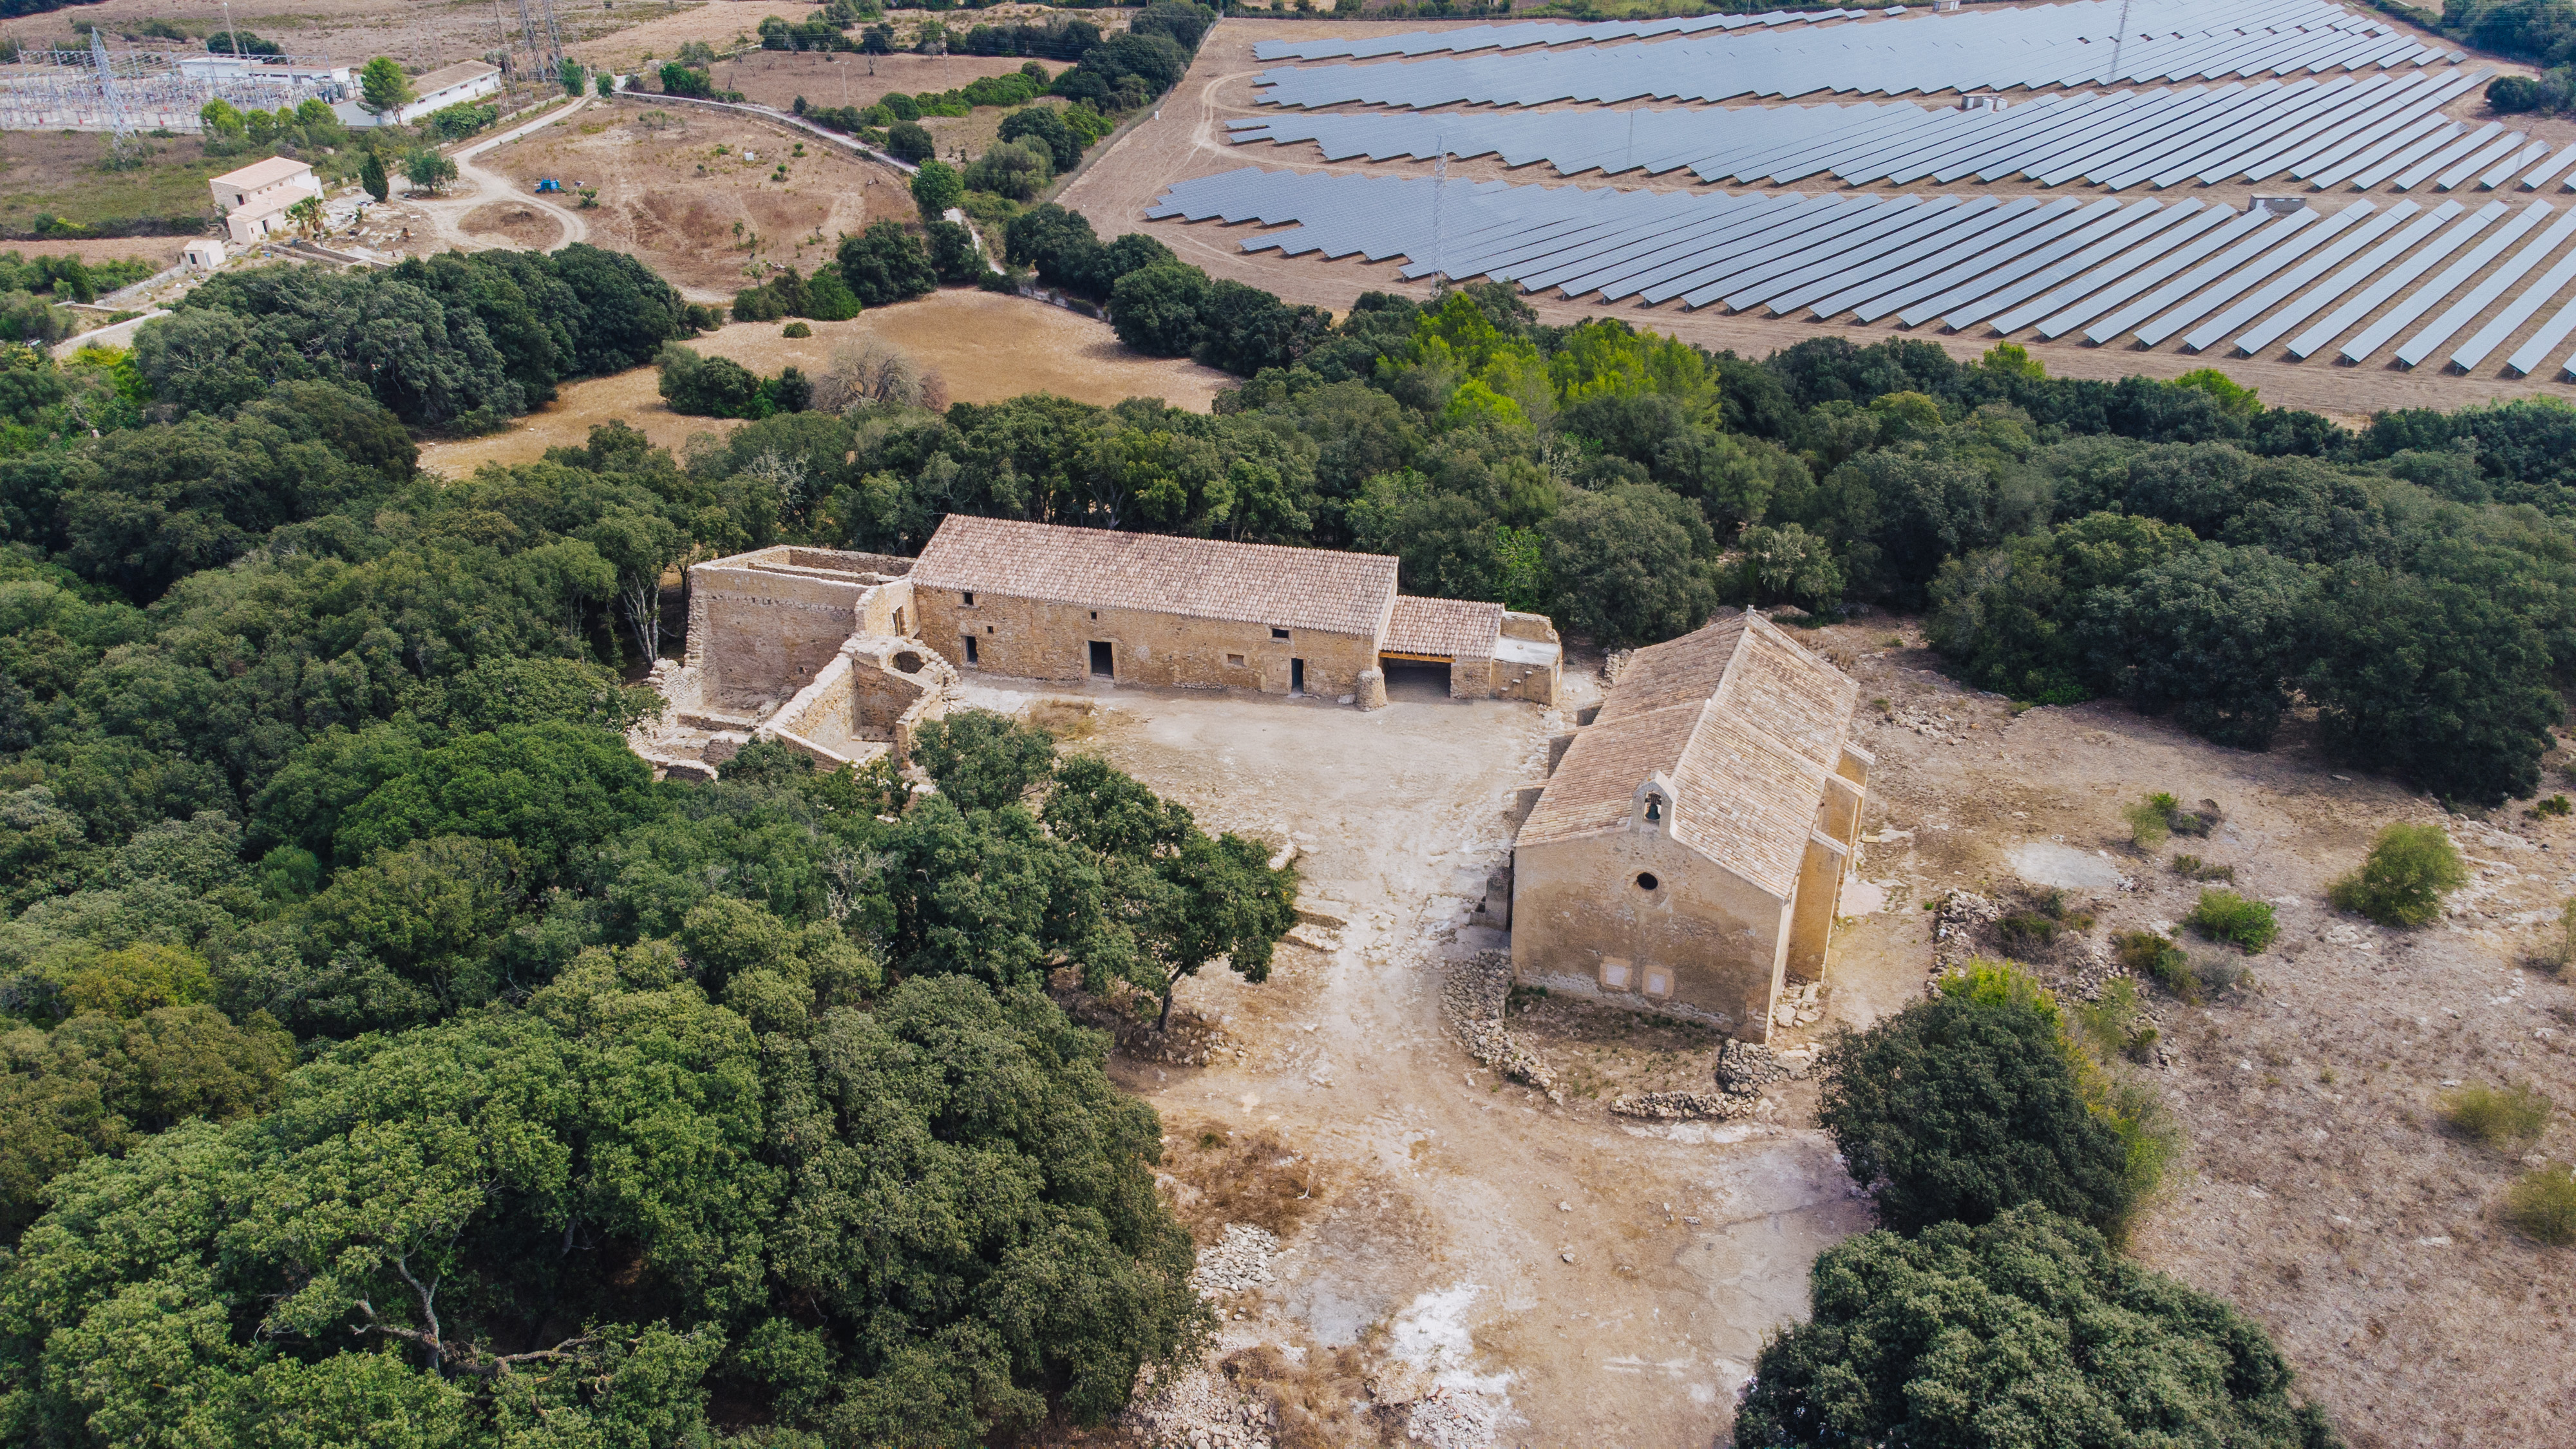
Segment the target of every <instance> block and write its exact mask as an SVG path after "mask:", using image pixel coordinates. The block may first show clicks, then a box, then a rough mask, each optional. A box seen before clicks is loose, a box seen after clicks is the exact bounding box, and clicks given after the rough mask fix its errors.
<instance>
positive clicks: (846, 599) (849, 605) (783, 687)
mask: <svg viewBox="0 0 2576 1449" xmlns="http://www.w3.org/2000/svg"><path fill="white" fill-rule="evenodd" d="M868 587H869V586H868V585H867V584H864V583H860V582H858V581H857V580H856V579H848V580H842V579H833V578H827V577H819V576H812V575H803V574H783V573H776V572H771V571H768V570H763V569H756V568H739V567H733V566H730V565H728V564H726V563H724V562H722V561H719V562H717V563H712V564H700V565H698V566H697V567H695V568H693V569H691V570H689V643H688V657H687V662H688V666H689V667H690V668H692V669H694V670H696V671H698V672H699V674H700V675H701V676H702V678H703V681H704V683H703V686H702V687H703V689H704V691H705V696H706V698H707V699H708V700H710V701H724V700H733V699H743V698H755V697H759V696H764V695H765V696H770V697H773V698H774V697H776V696H778V695H781V694H785V693H788V692H790V691H792V690H794V689H796V688H798V687H799V686H801V685H802V684H803V683H804V682H805V681H807V680H810V679H812V678H813V677H814V676H815V675H816V674H817V673H819V672H820V671H821V670H822V668H823V666H824V665H826V664H828V663H830V662H831V661H832V658H833V656H834V655H836V654H838V653H840V650H841V641H842V640H844V639H847V638H849V637H850V635H851V634H852V633H853V632H855V631H856V630H857V628H858V620H859V599H860V596H861V595H862V594H865V593H866V592H867V591H868Z"/></svg>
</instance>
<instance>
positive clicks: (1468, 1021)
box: [1440, 951, 1565, 1102]
mask: <svg viewBox="0 0 2576 1449" xmlns="http://www.w3.org/2000/svg"><path fill="white" fill-rule="evenodd" d="M1511 989H1512V958H1511V957H1509V956H1507V955H1505V954H1503V953H1502V952H1500V951H1479V952H1477V953H1476V954H1474V955H1473V956H1469V957H1467V958H1466V959H1464V960H1462V961H1458V962H1455V963H1453V964H1451V966H1450V967H1449V979H1448V980H1447V981H1446V982H1445V983H1444V984H1443V985H1442V986H1441V989H1440V1012H1441V1015H1443V1016H1445V1017H1447V1018H1448V1019H1449V1027H1450V1030H1452V1031H1455V1032H1456V1033H1457V1034H1458V1040H1459V1041H1460V1043H1461V1044H1463V1045H1464V1046H1465V1047H1466V1048H1467V1054H1468V1055H1469V1056H1472V1057H1474V1058H1475V1059H1476V1060H1477V1061H1478V1062H1481V1063H1483V1064H1484V1065H1485V1066H1487V1067H1490V1068H1492V1069H1493V1070H1494V1071H1497V1072H1500V1073H1502V1074H1503V1075H1504V1076H1505V1077H1508V1078H1510V1079H1511V1080H1513V1081H1515V1082H1520V1083H1522V1084H1524V1085H1527V1086H1532V1087H1536V1088H1538V1089H1539V1090H1540V1091H1542V1092H1545V1093H1547V1096H1548V1100H1549V1101H1552V1102H1563V1101H1564V1100H1565V1097H1564V1094H1563V1093H1562V1092H1560V1091H1559V1090H1558V1088H1557V1085H1556V1074H1555V1073H1554V1072H1551V1071H1549V1070H1548V1067H1547V1063H1546V1061H1545V1060H1543V1059H1542V1058H1541V1057H1540V1056H1539V1054H1538V1053H1537V1052H1536V1051H1534V1050H1532V1049H1531V1048H1530V1047H1528V1046H1527V1045H1525V1044H1523V1043H1522V1041H1521V1040H1520V1039H1519V1038H1518V1037H1515V1036H1513V1035H1512V1033H1511V1030H1510V1029H1509V1028H1507V1027H1505V1026H1504V1025H1503V1003H1504V1001H1505V1000H1506V999H1507V998H1508V997H1509V996H1510V995H1511Z"/></svg>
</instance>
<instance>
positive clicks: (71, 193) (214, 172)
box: [0, 131, 254, 237]
mask: <svg viewBox="0 0 2576 1449" xmlns="http://www.w3.org/2000/svg"><path fill="white" fill-rule="evenodd" d="M140 145H141V162H142V164H140V165H138V166H134V167H132V168H131V169H127V170H119V171H113V172H112V171H110V170H109V168H108V162H109V161H110V160H112V159H113V156H114V153H113V152H112V151H111V150H110V148H109V145H108V138H107V137H105V136H97V135H87V134H82V135H68V136H67V135H60V134H54V133H48V132H28V131H21V132H12V133H11V134H10V135H9V136H8V138H7V141H6V145H5V147H0V230H5V231H6V232H8V233H9V234H11V235H13V236H40V235H46V234H51V235H58V236H67V237H68V236H79V235H83V234H92V235H116V234H119V233H120V232H123V231H125V230H127V229H128V228H127V227H125V226H122V225H120V224H121V223H132V222H135V221H137V220H141V219H156V220H160V219H168V218H187V219H190V220H192V221H195V222H200V223H201V222H202V221H203V220H204V219H205V218H208V217H211V216H213V215H214V194H213V192H212V191H211V190H210V189H209V188H208V187H207V185H206V183H207V181H208V180H209V179H211V178H213V177H216V176H220V175H222V174H223V173H224V172H227V171H232V170H236V169H238V168H240V167H242V166H246V165H249V164H250V160H251V159H254V158H245V157H239V156H228V157H221V158H216V157H209V156H207V155H206V152H205V146H204V145H203V143H201V142H199V141H198V140H197V139H196V138H195V137H177V138H174V139H171V140H167V141H145V142H142V143H140ZM42 217H52V218H53V219H54V221H53V223H52V224H51V225H50V226H46V225H41V224H40V222H39V218H42ZM187 229H189V230H193V229H194V228H193V227H190V228H187Z"/></svg>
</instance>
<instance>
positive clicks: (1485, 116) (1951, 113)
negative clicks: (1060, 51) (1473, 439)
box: [1228, 66, 2576, 191]
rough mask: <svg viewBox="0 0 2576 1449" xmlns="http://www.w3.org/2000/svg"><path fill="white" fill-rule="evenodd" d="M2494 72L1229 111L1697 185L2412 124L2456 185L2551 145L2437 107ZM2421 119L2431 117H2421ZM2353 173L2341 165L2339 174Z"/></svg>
mask: <svg viewBox="0 0 2576 1449" xmlns="http://www.w3.org/2000/svg"><path fill="white" fill-rule="evenodd" d="M2491 74H2492V72H2490V71H2488V70H2486V69H2484V68H2479V69H2475V70H2471V69H2466V68H2460V67H2447V66H2446V67H2441V68H2437V69H2428V70H2420V71H2416V72H2414V73H2412V74H2408V75H2404V76H2399V75H2392V74H2383V75H2378V76H2373V77H2371V78H2369V79H2367V80H2334V81H2302V82H2289V83H2285V82H2278V81H2267V82H2261V83H2258V84H2251V85H2223V86H2209V87H2193V88H2190V89H2187V90H2151V91H2129V92H2117V93H2111V94H2089V95H2075V96H2044V97H2041V98H2039V99H2038V100H2034V101H2031V102H2029V103H2027V104H2024V105H2020V106H2015V107H2013V108H2011V109H2009V110H1986V109H1979V110H1961V109H1958V108H1955V107H1944V108H1941V109H1931V108H1927V107H1924V106H1919V105H1915V104H1912V103H1909V102H1904V101H1894V102H1887V103H1883V104H1874V105H1873V104H1860V105H1849V106H1833V105H1824V106H1763V107H1741V108H1732V109H1724V110H1687V111H1657V110H1596V111H1572V112H1567V111H1542V112H1536V113H1532V112H1494V111H1471V112H1465V113H1460V112H1454V111H1443V112H1438V113H1435V114H1431V115H1418V114H1406V113H1401V112H1392V113H1391V112H1385V111H1367V112H1357V113H1351V112H1325V113H1318V114H1310V115H1297V116H1290V115H1275V116H1258V117H1253V118H1250V119H1246V120H1238V121H1234V122H1231V123H1229V124H1230V126H1231V127H1232V130H1233V134H1232V135H1231V136H1230V137H1229V138H1228V139H1230V140H1232V141H1234V142H1236V143H1237V144H1245V143H1249V142H1254V141H1271V142H1276V143H1279V144H1282V145H1286V144H1294V143H1299V142H1309V141H1311V142H1313V143H1315V145H1316V146H1317V147H1318V148H1319V149H1320V150H1321V152H1322V154H1323V157H1324V159H1325V160H1327V161H1345V160H1349V159H1350V158H1352V157H1355V156H1365V157H1367V158H1368V159H1369V160H1372V161H1385V160H1391V159H1395V158H1399V157H1402V158H1410V159H1413V160H1418V161H1427V160H1429V159H1431V158H1432V157H1434V156H1441V155H1448V156H1456V157H1461V158H1467V157H1476V156H1486V155H1492V156H1498V157H1500V158H1501V159H1502V160H1503V161H1504V162H1505V164H1507V165H1512V166H1527V165H1532V164H1536V163H1545V164H1547V165H1549V166H1551V167H1553V168H1554V169H1555V170H1556V171H1558V172H1559V173H1561V174H1563V175H1568V176H1572V175H1577V174H1580V173H1582V172H1585V171H1592V170H1599V171H1601V172H1604V173H1606V174H1609V175H1618V174H1621V173H1625V172H1631V171H1641V172H1644V173H1646V174H1648V175H1661V174H1664V173H1667V172H1671V171H1676V170H1688V171H1689V172H1690V173H1691V174H1693V175H1695V176H1697V177H1698V178H1699V179H1700V180H1702V181H1710V182H1722V181H1734V182H1742V183H1752V184H1768V185H1774V186H1782V185H1791V184H1794V183H1796V182H1800V181H1806V180H1811V179H1814V178H1817V177H1824V176H1830V177H1832V178H1834V179H1835V180H1837V181H1842V182H1845V183H1848V184H1850V185H1853V186H1868V185H1872V184H1875V183H1879V182H1895V183H1899V184H1903V183H1909V182H1914V181H1922V180H1930V181H1936V182H1940V183H1942V184H1945V185H1947V184H1950V183H1954V182H1958V181H1962V180H1967V179H1974V180H1977V181H1989V182H1990V181H2000V180H2003V179H2005V178H2007V177H2014V176H2022V177H2028V178H2030V179H2031V180H2034V181H2037V182H2039V183H2040V184H2042V185H2047V186H2056V185H2060V184H2063V183H2065V182H2069V181H2083V182H2087V183H2091V184H2094V185H2113V186H2122V187H2126V186H2133V185H2138V184H2141V183H2143V184H2145V185H2149V186H2154V187H2158V188H2162V187H2165V186H2170V185H2173V184H2175V183H2177V182H2180V181H2184V180H2193V181H2198V182H2201V183H2203V184H2208V183H2213V182H2222V181H2231V180H2239V181H2268V180H2271V179H2273V178H2275V177H2281V176H2288V177H2292V178H2297V179H2303V180H2311V181H2313V180H2314V179H2315V178H2316V177H2317V176H2319V175H2323V174H2326V173H2328V172H2329V171H2330V170H2335V168H2338V167H2340V166H2341V165H2342V163H2344V162H2346V161H2350V160H2355V159H2357V158H2359V157H2360V156H2361V154H2362V153H2363V152H2364V151H2366V150H2368V149H2369V148H2371V147H2372V146H2374V145H2375V144H2377V143H2378V142H2380V141H2381V140H2382V139H2384V138H2385V137H2387V136H2388V135H2389V134H2390V133H2391V132H2392V131H2409V132H2410V133H2412V134H2418V135H2420V136H2422V137H2423V138H2425V139H2427V140H2433V139H2437V138H2438V139H2440V140H2441V141H2443V142H2444V143H2445V145H2444V146H2443V147H2440V148H2436V149H2435V150H2434V151H2431V152H2428V153H2427V156H2428V157H2429V159H2426V160H2422V161H2419V162H2417V163H2415V169H2416V170H2418V171H2425V172H2429V171H2430V170H2431V169H2432V168H2433V167H2435V166H2437V165H2447V164H2449V163H2451V162H2454V161H2456V162H2457V164H2456V165H2451V166H2450V169H2449V170H2446V171H2444V172H2443V173H2442V174H2441V175H2440V177H2439V180H2438V184H2439V185H2440V186H2441V188H2442V189H2443V190H2446V191H2447V190H2450V189H2452V188H2454V187H2457V186H2459V185H2461V184H2463V183H2464V182H2467V181H2468V180H2469V179H2470V175H2471V173H2472V172H2473V171H2475V172H2478V173H2481V174H2479V175H2478V176H2477V181H2478V184H2480V185H2482V186H2486V187H2490V188H2491V187H2494V186H2497V185H2499V184H2501V183H2503V182H2504V181H2506V180H2508V179H2510V177H2511V176H2512V174H2513V172H2514V171H2516V170H2518V169H2520V167H2521V166H2524V165H2528V164H2530V162H2532V161H2537V160H2539V159H2540V157H2541V156H2542V155H2545V154H2546V153H2547V150H2548V148H2547V146H2546V145H2541V144H2538V143H2534V142H2532V141H2531V139H2530V138H2529V137H2528V136H2525V135H2524V134H2522V133H2521V132H2519V131H2506V130H2504V129H2503V127H2502V126H2500V125H2489V126H2487V127H2485V128H2483V129H2481V130H2478V131H2475V132H2472V131H2470V130H2469V129H2468V128H2466V127H2463V126H2459V125H2456V124H2455V123H2452V122H2450V121H2449V120H2447V119H2445V118H2443V117H2442V116H2441V114H2440V112H2441V108H2442V107H2443V106H2445V105H2447V104H2449V103H2450V102H2452V101H2454V100H2457V99H2458V98H2459V97H2460V96H2462V95H2464V94H2466V93H2467V92H2469V91H2470V90H2472V89H2474V88H2476V87H2477V86H2478V85H2480V84H2482V83H2484V82H2485V81H2486V79H2487V78H2488V77H2489V76H2490V75H2491ZM2427 121H2430V122H2432V123H2433V124H2432V125H2431V126H2429V127H2427V126H2424V125H2423V124H2422V123H2424V122H2427ZM2472 136H2475V137H2476V138H2478V139H2477V145H2478V147H2479V148H2480V149H2477V150H2476V151H2475V154H2474V155H2470V154H2469V152H2468V150H2467V149H2464V148H2463V147H2462V146H2460V145H2456V144H2452V143H2458V142H2464V141H2466V139H2467V138H2469V137H2472ZM2489 141H2492V143H2493V144H2491V145H2490V144H2487V143H2488V142H2489ZM2454 151H2457V152H2458V153H2459V155H2461V156H2468V159H2467V160H2459V158H2458V156H2454V155H2453V152H2454ZM2508 153H2516V154H2510V155H2509V154H2508ZM2526 157H2527V158H2528V159H2525V158H2526ZM2571 159H2576V158H2571ZM2350 174H2351V173H2350V172H2348V171H2339V172H2337V175H2338V179H2348V178H2349V176H2350ZM2391 178H2393V179H2397V180H2400V181H2403V180H2405V179H2406V178H2404V177H2399V176H2396V174H2395V173H2394V172H2393V171H2392V172H2390V173H2389V176H2388V177H2382V178H2380V179H2391ZM2414 179H2415V181H2416V182H2418V183H2420V182H2421V180H2423V179H2424V178H2423V177H2422V176H2418V177H2416V178H2414ZM2535 184H2537V183H2535Z"/></svg>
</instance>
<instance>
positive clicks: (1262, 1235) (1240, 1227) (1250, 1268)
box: [1190, 1223, 1279, 1298]
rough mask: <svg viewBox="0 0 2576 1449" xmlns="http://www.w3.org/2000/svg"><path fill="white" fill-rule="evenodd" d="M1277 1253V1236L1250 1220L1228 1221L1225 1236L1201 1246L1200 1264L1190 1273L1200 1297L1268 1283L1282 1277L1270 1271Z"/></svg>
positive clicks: (1208, 1296)
mask: <svg viewBox="0 0 2576 1449" xmlns="http://www.w3.org/2000/svg"><path fill="white" fill-rule="evenodd" d="M1278 1255H1279V1239H1278V1238H1277V1237H1276V1236H1274V1235H1272V1234H1271V1233H1268V1232H1266V1231H1264V1230H1262V1229H1260V1228H1256V1227H1254V1226H1252V1225H1251V1224H1250V1223H1228V1224H1226V1225H1225V1237H1224V1238H1223V1239H1221V1240H1220V1241H1218V1242H1216V1243H1215V1244H1213V1245H1211V1246H1208V1247H1205V1248H1201V1249H1199V1265H1198V1267H1197V1269H1196V1270H1194V1271H1193V1272H1192V1273H1191V1274H1190V1286H1192V1287H1194V1288H1196V1289H1198V1292H1199V1296H1200V1297H1201V1298H1214V1297H1216V1296H1218V1295H1219V1294H1224V1293H1240V1292H1242V1291H1243V1290H1245V1289H1247V1288H1261V1287H1266V1286H1267V1285H1269V1284H1271V1283H1275V1282H1277V1281H1279V1280H1278V1279H1276V1278H1274V1277H1272V1276H1271V1273H1270V1260H1271V1259H1272V1258H1274V1257H1277V1256H1278Z"/></svg>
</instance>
